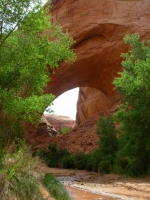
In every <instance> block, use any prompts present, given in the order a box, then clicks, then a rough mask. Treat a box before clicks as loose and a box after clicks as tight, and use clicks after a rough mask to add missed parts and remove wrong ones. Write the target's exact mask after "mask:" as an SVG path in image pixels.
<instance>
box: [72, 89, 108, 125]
mask: <svg viewBox="0 0 150 200" xmlns="http://www.w3.org/2000/svg"><path fill="white" fill-rule="evenodd" d="M110 106H112V102H111V101H110V99H109V98H108V97H107V94H105V93H104V92H103V91H102V90H97V89H96V88H91V87H81V88H80V90H79V98H78V102H77V115H76V125H80V124H83V123H84V122H85V121H86V120H87V119H90V118H91V117H93V116H94V115H96V114H97V113H99V112H100V111H101V110H106V109H108V107H110Z"/></svg>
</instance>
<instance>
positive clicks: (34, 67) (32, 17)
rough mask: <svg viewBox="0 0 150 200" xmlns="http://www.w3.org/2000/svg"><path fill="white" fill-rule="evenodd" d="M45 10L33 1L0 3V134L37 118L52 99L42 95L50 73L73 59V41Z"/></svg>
mask: <svg viewBox="0 0 150 200" xmlns="http://www.w3.org/2000/svg"><path fill="white" fill-rule="evenodd" d="M48 9H49V7H47V9H45V10H44V9H43V7H42V5H41V4H40V1H35V0H25V1H22V0H12V1H6V0H2V1H1V2H0V13H1V16H2V21H1V22H0V126H1V131H0V135H2V134H5V135H6V134H8V132H9V134H12V135H14V134H16V133H18V129H19V128H20V127H19V126H21V125H22V122H23V121H28V122H31V123H35V122H36V121H37V120H38V119H39V117H40V114H41V113H42V112H43V110H44V109H45V108H46V107H47V106H48V105H49V104H50V103H51V102H52V100H53V99H54V96H53V95H51V94H50V95H44V94H43V88H44V87H45V86H46V84H47V82H48V81H49V79H50V78H49V77H50V72H51V73H53V72H54V70H55V69H56V68H57V67H58V64H59V62H61V61H68V62H70V61H73V60H74V58H75V56H74V54H73V51H72V50H70V47H71V45H72V43H73V40H72V39H71V38H70V37H69V36H68V34H67V33H63V32H62V31H61V28H60V27H59V26H57V25H53V24H51V23H50V20H51V17H50V15H49V14H48V11H49V10H48ZM16 124H18V125H17V126H16Z"/></svg>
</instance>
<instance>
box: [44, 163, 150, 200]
mask: <svg viewBox="0 0 150 200" xmlns="http://www.w3.org/2000/svg"><path fill="white" fill-rule="evenodd" d="M41 170H42V171H43V172H44V173H51V174H53V175H54V176H55V177H57V178H58V179H59V180H60V181H61V182H62V183H63V184H64V185H65V187H66V188H67V190H68V192H69V193H70V195H71V197H72V199H73V200H112V199H118V200H146V199H147V200H148V199H150V177H147V178H142V179H140V178H136V179H133V178H128V177H125V176H120V175H117V174H108V175H103V174H100V173H97V172H89V171H86V170H70V169H57V168H48V167H47V166H44V165H43V166H41Z"/></svg>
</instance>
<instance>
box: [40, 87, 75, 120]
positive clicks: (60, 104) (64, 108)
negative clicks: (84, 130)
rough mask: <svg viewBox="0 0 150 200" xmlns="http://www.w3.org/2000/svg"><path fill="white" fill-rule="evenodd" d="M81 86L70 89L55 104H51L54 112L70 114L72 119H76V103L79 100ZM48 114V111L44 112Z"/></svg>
mask: <svg viewBox="0 0 150 200" xmlns="http://www.w3.org/2000/svg"><path fill="white" fill-rule="evenodd" d="M78 93H79V88H75V89H72V90H69V91H67V92H65V93H63V94H62V95H60V96H59V97H58V98H56V99H55V100H54V102H53V104H54V105H52V106H51V109H52V110H53V111H54V112H53V113H54V114H58V115H64V116H69V117H71V118H72V119H74V120H75V119H76V104H77V100H78ZM44 113H45V114H46V112H44Z"/></svg>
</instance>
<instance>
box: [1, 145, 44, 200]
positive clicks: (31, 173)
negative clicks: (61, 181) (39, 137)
mask: <svg viewBox="0 0 150 200" xmlns="http://www.w3.org/2000/svg"><path fill="white" fill-rule="evenodd" d="M0 161H1V166H0V180H1V181H0V196H1V199H5V200H9V199H18V200H20V199H28V200H37V199H39V200H42V199H43V197H42V195H41V192H40V190H39V181H40V178H41V175H40V174H39V173H37V166H38V165H39V163H40V161H39V159H38V158H34V159H33V158H32V155H31V151H30V149H29V148H27V147H26V146H25V145H24V146H22V147H20V148H19V150H17V151H16V146H15V145H13V144H12V145H11V146H10V147H9V149H7V152H6V151H3V156H2V155H1V158H0Z"/></svg>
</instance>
